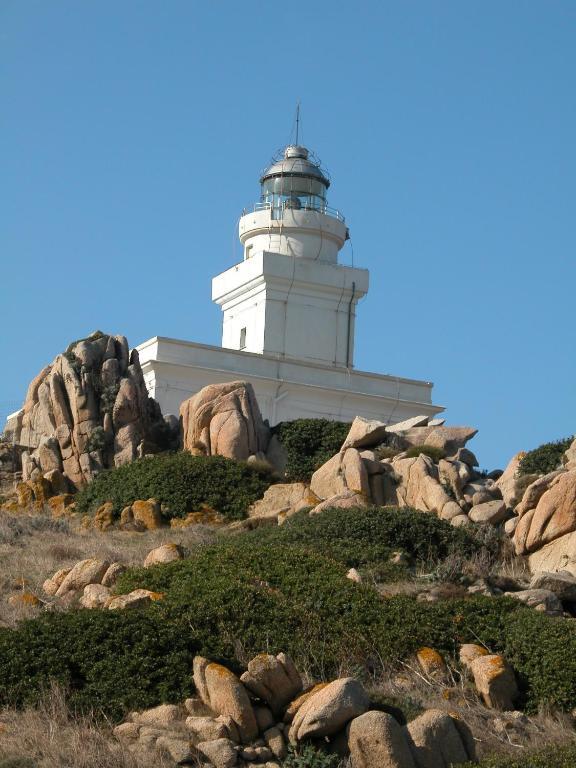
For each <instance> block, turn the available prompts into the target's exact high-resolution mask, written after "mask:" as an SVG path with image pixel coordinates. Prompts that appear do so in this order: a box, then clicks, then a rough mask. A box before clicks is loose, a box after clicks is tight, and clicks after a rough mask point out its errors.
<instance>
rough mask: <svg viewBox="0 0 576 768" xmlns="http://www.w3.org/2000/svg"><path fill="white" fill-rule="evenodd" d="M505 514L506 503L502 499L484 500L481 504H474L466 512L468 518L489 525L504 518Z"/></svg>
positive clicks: (495, 523) (496, 523)
mask: <svg viewBox="0 0 576 768" xmlns="http://www.w3.org/2000/svg"><path fill="white" fill-rule="evenodd" d="M506 515H507V511H506V504H505V503H504V502H503V501H485V502H484V503H483V504H476V505H475V506H473V507H472V509H471V510H470V511H469V512H468V516H469V517H470V520H472V521H473V522H474V523H490V525H498V523H501V522H502V521H503V520H505V518H506Z"/></svg>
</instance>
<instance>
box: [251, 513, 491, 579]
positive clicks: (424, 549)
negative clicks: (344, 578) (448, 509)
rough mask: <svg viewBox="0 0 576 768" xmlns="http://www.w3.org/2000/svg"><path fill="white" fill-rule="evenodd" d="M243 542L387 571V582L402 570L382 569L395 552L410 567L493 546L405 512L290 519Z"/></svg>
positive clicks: (431, 517)
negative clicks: (409, 560)
mask: <svg viewBox="0 0 576 768" xmlns="http://www.w3.org/2000/svg"><path fill="white" fill-rule="evenodd" d="M244 541H245V542H246V545H247V546H250V543H251V542H252V541H258V542H261V543H279V544H284V545H285V544H298V545H300V546H304V547H306V548H308V549H312V550H314V551H316V552H319V553H320V554H324V555H326V556H327V557H331V558H333V559H334V560H338V561H339V562H341V563H343V564H344V565H346V566H347V567H348V568H378V569H380V570H382V568H383V567H385V566H386V567H387V569H388V571H389V573H388V576H389V577H392V576H393V575H394V572H395V571H396V572H397V573H398V575H400V576H403V575H404V572H405V569H404V568H399V567H397V566H392V565H391V564H389V563H388V560H389V559H390V556H391V555H392V553H393V552H396V551H401V552H404V553H405V554H406V555H408V556H409V557H410V558H412V559H413V560H414V561H415V562H416V563H421V564H428V563H429V562H434V563H437V562H438V561H442V560H444V559H445V558H446V557H448V555H450V554H452V553H453V552H454V551H455V550H457V551H458V552H459V553H461V554H462V555H464V556H466V555H472V554H474V553H475V552H480V551H481V550H483V551H484V550H490V553H494V552H495V550H496V549H497V542H496V541H492V542H490V543H489V545H487V544H485V543H484V541H480V539H479V536H478V531H477V529H476V528H473V529H465V528H454V527H453V526H452V525H450V524H449V523H448V522H446V521H444V520H440V519H439V518H438V517H437V516H436V515H435V514H430V513H428V512H420V511H418V510H414V509H411V508H410V507H405V508H398V507H370V508H361V507H359V508H356V509H326V510H324V511H323V512H322V514H321V515H311V516H310V515H307V514H303V513H299V514H297V515H294V516H293V517H291V518H288V520H287V521H286V522H285V523H284V525H282V526H274V527H264V528H257V529H256V530H255V531H251V532H250V533H247V534H245V536H244Z"/></svg>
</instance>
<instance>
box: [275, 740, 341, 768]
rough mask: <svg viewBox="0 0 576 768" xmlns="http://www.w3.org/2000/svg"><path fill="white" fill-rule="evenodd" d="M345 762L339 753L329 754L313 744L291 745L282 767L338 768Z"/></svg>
mask: <svg viewBox="0 0 576 768" xmlns="http://www.w3.org/2000/svg"><path fill="white" fill-rule="evenodd" d="M341 764H343V763H342V761H341V759H340V758H339V757H338V755H329V754H327V753H326V752H323V751H322V750H320V749H318V748H317V747H315V746H313V745H312V744H300V745H299V746H298V747H293V746H290V747H289V748H288V756H287V757H286V758H285V760H284V762H283V763H282V768H338V766H339V765H341Z"/></svg>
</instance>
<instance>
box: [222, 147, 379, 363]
mask: <svg viewBox="0 0 576 768" xmlns="http://www.w3.org/2000/svg"><path fill="white" fill-rule="evenodd" d="M329 186H330V180H329V178H328V175H327V174H326V172H325V171H324V170H322V168H321V166H320V163H319V162H318V161H314V160H312V159H311V157H310V153H309V151H308V150H307V149H306V148H305V147H301V146H297V145H296V146H294V145H291V146H288V147H286V149H285V150H284V152H283V154H282V156H281V157H280V159H278V160H276V161H275V162H273V163H272V165H270V166H269V167H268V168H267V169H266V170H265V171H264V173H263V174H262V176H261V178H260V199H259V201H258V202H257V203H255V204H254V205H253V206H251V207H250V210H248V211H245V212H244V214H243V215H242V216H241V218H240V222H239V237H240V242H241V243H242V246H243V254H244V259H243V261H242V262H241V263H240V264H236V265H235V266H234V267H232V268H231V269H229V270H227V271H226V272H224V273H222V274H220V275H218V276H217V277H215V278H214V280H213V281H212V298H213V300H214V301H215V302H216V303H217V304H219V305H220V306H221V308H222V311H223V331H222V346H223V347H226V348H229V349H238V350H245V351H247V352H255V353H258V354H265V355H271V356H274V357H278V358H279V359H297V360H306V361H310V362H313V363H322V364H324V365H330V366H334V367H344V368H352V366H353V354H354V320H355V316H356V305H357V303H358V301H359V300H360V299H361V298H362V297H363V296H365V294H366V292H367V291H368V271H367V270H365V269H354V268H353V267H348V266H343V265H342V264H339V263H338V255H339V252H340V251H341V249H342V248H343V246H344V244H345V242H346V240H347V239H348V236H349V234H348V227H347V225H346V221H345V218H344V216H343V214H342V213H341V212H340V211H339V210H337V209H335V208H332V207H330V206H329V205H328V201H327V191H328V188H329Z"/></svg>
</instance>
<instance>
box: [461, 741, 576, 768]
mask: <svg viewBox="0 0 576 768" xmlns="http://www.w3.org/2000/svg"><path fill="white" fill-rule="evenodd" d="M575 765H576V745H574V744H566V745H563V746H555V747H547V748H546V749H542V750H537V751H531V750H528V751H527V750H523V751H522V752H520V753H519V754H518V755H514V756H510V755H495V756H494V757H486V758H484V759H483V760H481V761H480V763H466V764H462V765H461V766H460V768H574V766H575Z"/></svg>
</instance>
